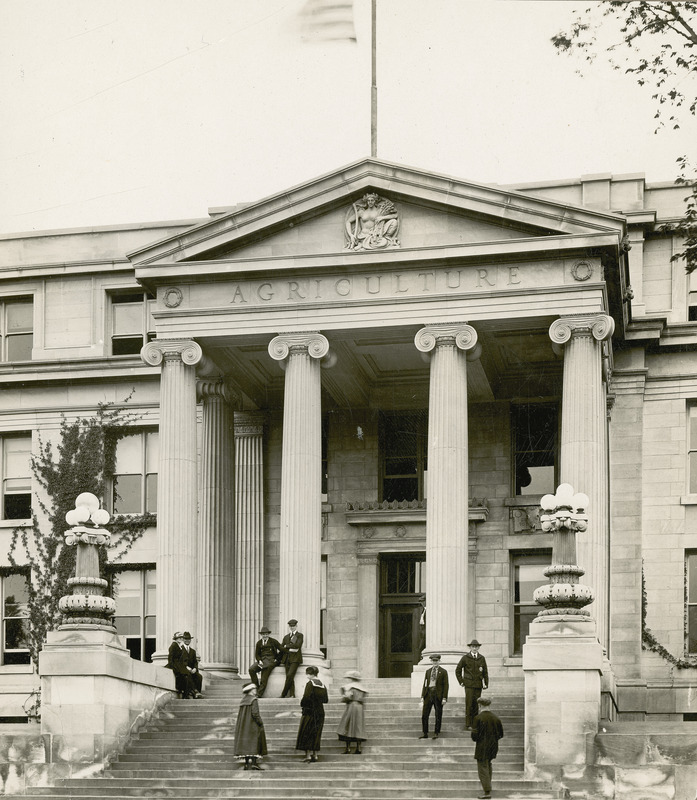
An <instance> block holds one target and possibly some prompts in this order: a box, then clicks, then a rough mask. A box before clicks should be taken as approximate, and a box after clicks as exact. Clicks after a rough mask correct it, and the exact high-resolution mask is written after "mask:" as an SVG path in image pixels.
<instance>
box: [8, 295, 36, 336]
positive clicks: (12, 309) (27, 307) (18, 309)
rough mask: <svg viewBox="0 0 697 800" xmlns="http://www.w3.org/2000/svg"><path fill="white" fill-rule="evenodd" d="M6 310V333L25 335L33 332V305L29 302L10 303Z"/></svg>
mask: <svg viewBox="0 0 697 800" xmlns="http://www.w3.org/2000/svg"><path fill="white" fill-rule="evenodd" d="M5 307H6V309H7V333H19V332H22V333H26V332H28V331H32V330H34V303H33V302H32V301H31V300H23V301H11V302H7V303H6V304H5Z"/></svg>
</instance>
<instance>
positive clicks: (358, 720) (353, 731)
mask: <svg viewBox="0 0 697 800" xmlns="http://www.w3.org/2000/svg"><path fill="white" fill-rule="evenodd" d="M336 732H337V735H338V737H339V739H341V741H342V742H364V741H365V740H366V735H365V712H364V710H363V703H357V702H355V701H354V702H352V703H348V704H347V706H346V708H345V709H344V715H343V716H342V717H341V721H340V722H339V727H338V729H337V731H336Z"/></svg>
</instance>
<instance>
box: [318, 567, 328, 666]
mask: <svg viewBox="0 0 697 800" xmlns="http://www.w3.org/2000/svg"><path fill="white" fill-rule="evenodd" d="M320 567H321V571H320V579H319V649H320V650H321V651H322V654H323V655H324V657H325V658H326V657H327V557H326V556H322V560H321V562H320Z"/></svg>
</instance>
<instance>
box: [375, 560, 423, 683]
mask: <svg viewBox="0 0 697 800" xmlns="http://www.w3.org/2000/svg"><path fill="white" fill-rule="evenodd" d="M425 559H426V557H425V555H424V554H423V553H399V554H394V555H393V554H383V555H382V556H381V557H380V661H379V665H378V666H379V669H378V675H379V677H380V678H408V677H409V676H410V675H411V673H412V668H413V667H414V664H418V662H419V659H420V658H421V650H422V649H423V647H424V646H425V641H422V639H423V633H424V631H423V630H422V627H421V624H420V621H421V615H422V612H423V606H422V604H421V599H422V595H424V594H425V592H426V583H425V578H426V569H425V565H426V560H425Z"/></svg>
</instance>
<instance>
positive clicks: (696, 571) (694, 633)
mask: <svg viewBox="0 0 697 800" xmlns="http://www.w3.org/2000/svg"><path fill="white" fill-rule="evenodd" d="M685 559H686V563H685V573H686V575H685V578H686V581H687V585H686V587H685V590H686V593H687V598H686V600H687V652H688V654H690V655H695V654H697V550H694V551H688V552H687V553H686V555H685Z"/></svg>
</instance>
